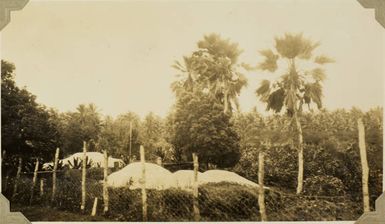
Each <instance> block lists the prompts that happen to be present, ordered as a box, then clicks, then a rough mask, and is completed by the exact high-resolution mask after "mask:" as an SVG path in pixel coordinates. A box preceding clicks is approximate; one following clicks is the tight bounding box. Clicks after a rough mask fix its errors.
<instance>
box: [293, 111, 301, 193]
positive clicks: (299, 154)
mask: <svg viewBox="0 0 385 224" xmlns="http://www.w3.org/2000/svg"><path fill="white" fill-rule="evenodd" d="M294 121H295V126H296V129H297V138H298V139H297V140H298V142H297V149H298V178H297V183H298V184H297V194H300V193H302V190H303V135H302V127H301V123H300V121H299V118H298V114H297V113H294Z"/></svg>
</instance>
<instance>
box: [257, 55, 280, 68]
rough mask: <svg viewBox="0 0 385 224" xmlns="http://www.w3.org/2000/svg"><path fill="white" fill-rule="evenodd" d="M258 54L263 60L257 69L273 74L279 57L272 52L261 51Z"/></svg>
mask: <svg viewBox="0 0 385 224" xmlns="http://www.w3.org/2000/svg"><path fill="white" fill-rule="evenodd" d="M259 53H260V54H261V55H263V56H264V57H265V60H264V61H263V62H261V63H259V64H258V68H259V69H261V70H267V71H269V72H275V71H276V70H277V68H278V65H277V60H278V58H279V56H278V55H276V54H274V52H273V51H272V50H262V51H260V52H259Z"/></svg>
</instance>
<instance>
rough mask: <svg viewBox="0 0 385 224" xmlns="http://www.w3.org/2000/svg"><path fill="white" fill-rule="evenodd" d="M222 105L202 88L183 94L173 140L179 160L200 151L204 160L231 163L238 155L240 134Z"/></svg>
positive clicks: (219, 164) (221, 163)
mask: <svg viewBox="0 0 385 224" xmlns="http://www.w3.org/2000/svg"><path fill="white" fill-rule="evenodd" d="M222 111H223V106H222V104H221V103H220V102H218V100H217V99H216V98H214V97H212V95H209V94H205V93H202V92H200V91H194V92H187V91H186V92H183V93H181V94H180V96H179V98H178V101H177V104H176V108H175V112H174V116H173V119H172V120H171V122H173V130H172V137H171V142H170V143H171V144H172V145H173V146H174V147H175V151H176V152H177V153H178V154H176V155H175V156H176V158H177V159H178V160H185V161H186V160H188V161H191V155H192V153H193V152H195V153H197V154H198V156H199V158H200V162H201V163H202V164H206V165H207V164H209V163H210V164H213V165H216V166H218V167H230V166H233V165H235V163H236V162H237V161H238V159H239V155H240V154H239V137H238V135H237V133H236V132H235V129H234V128H233V127H232V124H231V122H230V118H229V116H228V115H226V114H224V113H223V112H222Z"/></svg>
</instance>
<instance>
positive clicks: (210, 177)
mask: <svg viewBox="0 0 385 224" xmlns="http://www.w3.org/2000/svg"><path fill="white" fill-rule="evenodd" d="M198 182H199V184H207V183H219V182H230V183H236V184H240V185H247V186H251V187H259V185H258V184H257V183H254V182H253V181H250V180H248V179H246V178H244V177H242V176H239V175H238V174H236V173H234V172H230V171H226V170H208V171H206V172H204V173H202V175H200V176H198Z"/></svg>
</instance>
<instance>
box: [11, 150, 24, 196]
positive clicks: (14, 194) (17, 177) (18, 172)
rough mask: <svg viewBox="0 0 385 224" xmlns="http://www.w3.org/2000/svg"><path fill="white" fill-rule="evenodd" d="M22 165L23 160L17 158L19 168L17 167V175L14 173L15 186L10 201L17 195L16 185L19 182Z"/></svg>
mask: <svg viewBox="0 0 385 224" xmlns="http://www.w3.org/2000/svg"><path fill="white" fill-rule="evenodd" d="M22 164H23V159H22V158H21V157H19V166H18V167H17V173H16V178H15V185H14V188H13V194H12V199H13V198H14V197H15V196H16V193H17V184H18V182H19V178H20V173H21V167H22Z"/></svg>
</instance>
